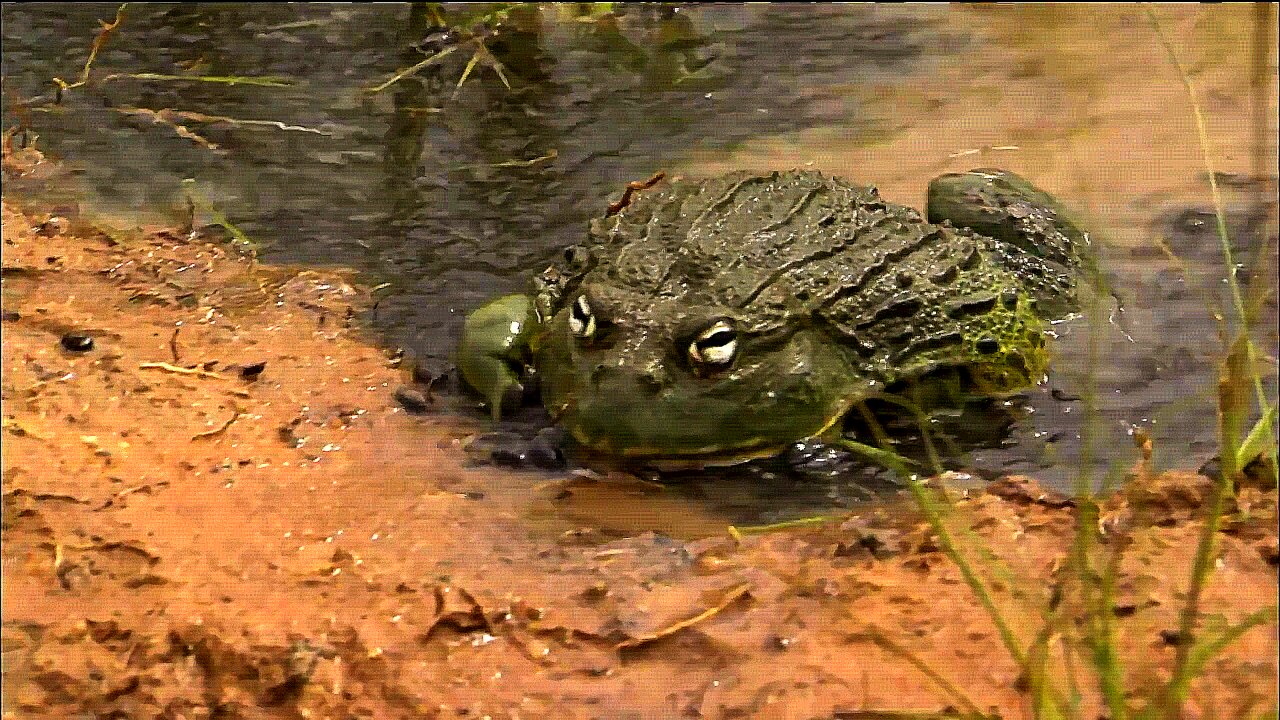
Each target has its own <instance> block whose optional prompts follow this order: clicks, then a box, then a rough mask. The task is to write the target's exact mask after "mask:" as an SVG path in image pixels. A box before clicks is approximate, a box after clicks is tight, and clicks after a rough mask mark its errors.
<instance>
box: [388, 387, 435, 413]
mask: <svg viewBox="0 0 1280 720" xmlns="http://www.w3.org/2000/svg"><path fill="white" fill-rule="evenodd" d="M391 396H392V397H393V398H395V400H396V402H398V403H400V405H401V406H403V407H404V409H405V410H408V411H409V412H412V413H421V412H426V411H427V409H428V408H429V407H431V401H430V400H427V396H426V395H423V394H422V393H421V392H419V391H417V390H414V389H413V388H411V387H409V386H407V385H401V386H400V387H398V388H396V389H395V392H393V393H392V394H391Z"/></svg>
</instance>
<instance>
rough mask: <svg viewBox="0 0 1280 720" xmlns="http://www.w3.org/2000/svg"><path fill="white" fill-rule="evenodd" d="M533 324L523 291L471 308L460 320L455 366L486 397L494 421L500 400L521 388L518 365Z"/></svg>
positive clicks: (533, 320) (516, 393) (501, 404)
mask: <svg viewBox="0 0 1280 720" xmlns="http://www.w3.org/2000/svg"><path fill="white" fill-rule="evenodd" d="M535 324H536V318H535V316H534V312H533V301H532V300H531V299H530V298H529V297H528V296H527V295H505V296H503V297H500V298H498V299H497V300H494V301H492V302H490V303H488V304H487V305H483V306H481V307H480V308H478V309H476V310H475V311H473V312H472V313H471V314H470V315H468V316H467V319H466V321H465V322H464V323H463V326H462V341H461V342H460V343H459V345H458V370H459V371H461V373H462V379H463V380H465V381H466V383H467V384H468V385H470V386H471V387H473V388H475V389H476V390H477V391H479V392H480V394H481V395H483V396H484V397H485V400H487V401H488V403H489V409H490V411H491V412H492V413H493V419H494V421H495V422H497V421H498V420H499V419H501V416H502V406H503V403H504V401H506V400H507V399H508V398H510V397H513V396H519V395H520V394H522V393H523V392H524V387H523V386H522V385H521V384H520V375H519V367H520V365H521V364H522V363H523V361H524V357H525V356H526V354H527V351H528V347H529V338H530V336H531V335H532V333H533V329H534V325H535Z"/></svg>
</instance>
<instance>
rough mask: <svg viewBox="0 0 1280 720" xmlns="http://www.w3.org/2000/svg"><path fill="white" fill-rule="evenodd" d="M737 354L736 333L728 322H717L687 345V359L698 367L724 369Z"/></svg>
mask: <svg viewBox="0 0 1280 720" xmlns="http://www.w3.org/2000/svg"><path fill="white" fill-rule="evenodd" d="M737 354H738V331H737V330H735V329H734V327H733V323H731V322H730V321H729V320H717V321H715V322H714V323H712V324H711V326H710V327H708V328H706V329H704V330H703V331H702V332H700V333H698V335H697V337H695V338H694V339H693V342H691V343H689V359H690V360H692V361H693V362H694V363H696V364H698V365H704V366H712V367H724V366H726V365H728V364H729V363H732V362H733V358H734V356H735V355H737Z"/></svg>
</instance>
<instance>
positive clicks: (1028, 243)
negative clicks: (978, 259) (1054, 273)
mask: <svg viewBox="0 0 1280 720" xmlns="http://www.w3.org/2000/svg"><path fill="white" fill-rule="evenodd" d="M926 214H927V215H928V218H929V222H931V223H941V222H943V221H944V220H950V221H951V224H952V225H955V226H956V227H963V228H969V229H970V230H973V231H974V232H976V233H978V234H980V235H986V236H987V237H990V238H995V239H996V240H1002V241H1004V242H1006V243H1009V244H1010V245H1013V246H1015V247H1018V248H1021V249H1022V250H1024V251H1026V252H1027V253H1030V254H1031V255H1033V256H1034V257H1037V258H1041V259H1043V260H1048V261H1050V262H1052V263H1056V264H1058V265H1060V266H1063V267H1064V268H1073V267H1075V266H1076V265H1077V264H1078V263H1079V261H1080V257H1081V255H1083V254H1084V252H1085V249H1086V248H1087V247H1088V245H1089V236H1088V235H1087V234H1086V233H1085V232H1083V231H1082V230H1081V229H1080V228H1079V227H1078V226H1077V225H1076V223H1075V222H1074V221H1073V220H1072V218H1071V216H1070V213H1069V212H1068V211H1067V210H1066V209H1065V208H1064V207H1063V206H1062V204H1061V203H1059V202H1058V200H1057V199H1055V198H1054V197H1053V196H1052V195H1050V194H1049V193H1047V192H1045V191H1043V190H1041V189H1040V188H1038V187H1036V186H1035V185H1032V184H1031V183H1030V182H1029V181H1028V180H1026V179H1025V178H1023V177H1021V176H1019V175H1015V174H1014V173H1011V172H1009V171H1007V170H995V169H988V168H979V169H976V170H970V171H968V172H963V173H950V174H947V175H942V176H940V177H937V178H934V179H933V181H932V182H930V183H929V204H928V207H927V208H926Z"/></svg>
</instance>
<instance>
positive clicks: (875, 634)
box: [3, 156, 1277, 718]
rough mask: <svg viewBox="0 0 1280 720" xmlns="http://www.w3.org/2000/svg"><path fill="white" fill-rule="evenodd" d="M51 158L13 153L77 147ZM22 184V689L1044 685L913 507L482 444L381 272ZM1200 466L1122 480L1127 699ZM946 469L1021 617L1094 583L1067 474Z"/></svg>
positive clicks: (1273, 555) (1256, 688) (710, 696)
mask: <svg viewBox="0 0 1280 720" xmlns="http://www.w3.org/2000/svg"><path fill="white" fill-rule="evenodd" d="M37 159H38V158H36V157H35V156H28V157H26V158H25V160H26V161H27V162H25V163H23V162H20V161H22V160H24V158H23V157H21V156H18V157H11V158H9V159H8V161H7V164H6V173H37V174H38V173H43V172H53V171H52V170H48V169H46V168H48V167H49V166H48V165H47V164H45V163H40V164H36V163H35V160H37ZM20 200H21V199H20V198H9V197H6V198H5V204H4V209H3V223H4V225H3V231H4V232H3V235H4V268H3V289H4V295H3V310H4V324H3V329H4V340H3V365H4V380H3V400H4V435H5V437H4V460H3V474H4V478H3V491H4V540H5V542H4V547H3V569H4V599H3V610H4V626H3V629H4V635H3V642H4V657H5V665H4V691H5V692H4V711H5V713H6V716H7V717H31V716H47V717H66V716H72V715H75V714H76V713H92V714H93V715H95V716H98V717H118V718H134V717H137V718H150V717H165V718H179V717H185V718H192V717H215V716H216V717H245V718H253V717H279V718H298V717H376V718H394V717H471V718H482V717H490V718H541V717H547V718H552V717H554V718H641V717H645V718H667V717H706V718H735V717H763V718H825V717H832V716H838V717H859V716H860V715H859V712H860V711H865V710H919V711H940V710H942V709H944V708H947V707H955V706H956V704H957V701H956V699H955V697H954V696H952V695H950V694H948V693H946V692H944V691H943V690H941V689H939V687H938V686H937V685H936V684H934V683H933V682H932V681H931V680H930V679H929V678H928V677H926V676H925V675H923V674H922V673H921V672H920V671H919V670H918V669H917V668H916V667H915V665H914V664H913V660H918V661H919V662H922V663H923V664H925V665H927V666H928V667H930V668H932V669H933V670H935V671H936V672H937V673H939V674H940V675H941V676H943V677H945V678H947V679H948V680H949V681H951V682H952V683H954V684H955V685H957V686H958V687H959V688H961V689H962V690H963V692H964V693H965V694H966V695H967V696H968V697H969V698H970V699H971V700H972V702H973V703H974V705H976V706H977V707H978V708H981V709H983V710H984V711H985V710H988V709H995V710H996V711H998V712H999V713H1001V714H1002V716H1004V717H1022V716H1023V715H1024V714H1025V713H1026V708H1027V707H1028V703H1029V698H1028V696H1027V695H1026V691H1025V688H1026V683H1025V682H1024V681H1023V680H1022V679H1020V678H1019V670H1018V668H1017V667H1016V666H1015V664H1014V663H1013V661H1012V660H1010V658H1009V656H1008V654H1007V653H1006V652H1005V650H1004V649H1003V648H1002V646H1001V643H1000V639H999V636H998V634H997V632H996V629H995V628H994V626H993V625H992V623H991V621H990V620H989V619H988V616H987V615H986V614H985V613H984V612H983V610H982V608H981V606H980V605H979V604H978V602H977V601H976V600H975V599H974V597H973V596H972V594H971V593H970V591H969V589H968V587H967V586H966V585H965V583H964V582H963V580H962V578H961V576H960V573H959V572H958V570H957V569H956V567H955V566H954V565H953V564H952V563H951V562H949V561H948V559H947V558H946V557H945V555H944V553H943V552H942V548H941V547H940V544H939V541H938V539H937V537H936V536H935V535H934V534H933V533H932V531H931V530H930V528H929V526H928V525H927V524H926V523H924V522H923V521H922V519H921V518H919V517H918V516H916V515H915V514H914V513H913V512H912V511H911V510H910V509H909V508H907V507H898V506H895V505H893V504H887V505H881V506H875V507H872V506H868V508H867V509H865V510H863V511H860V512H856V513H854V514H853V515H851V516H850V517H849V518H848V519H845V520H842V521H838V522H837V521H833V522H831V523H828V524H825V525H820V526H815V527H810V528H805V529H799V530H792V531H788V532H776V533H768V534H760V535H752V534H747V535H743V536H741V537H739V538H734V537H731V536H730V535H729V534H728V533H727V532H724V531H719V532H716V531H714V530H712V528H715V527H717V519H716V517H715V516H714V515H713V514H711V513H708V514H707V516H706V517H705V518H702V520H701V521H700V522H701V524H697V525H696V527H697V528H698V530H696V531H691V530H690V527H692V526H690V525H688V524H686V525H683V526H681V527H680V528H674V529H673V528H672V527H669V526H666V525H664V524H663V523H664V522H667V521H668V520H667V516H668V515H669V514H668V513H665V512H664V511H663V508H664V507H665V506H664V504H663V503H669V502H671V500H670V498H669V496H667V495H666V492H667V491H665V490H663V489H662V488H661V487H655V486H651V485H648V484H645V483H641V482H638V481H636V480H634V479H629V478H626V477H624V476H619V475H610V476H603V477H599V476H583V475H581V474H579V475H574V474H570V473H541V474H533V473H523V472H515V471H504V470H498V469H494V468H474V467H468V464H469V463H468V461H467V456H466V454H465V452H464V451H463V449H462V445H463V444H464V442H465V440H466V438H467V437H468V436H469V435H470V434H472V433H475V432H478V431H481V430H483V429H484V428H485V427H486V425H485V423H484V421H483V418H482V417H481V416H480V415H478V414H477V415H475V416H474V417H462V418H460V417H458V416H456V415H453V414H449V413H441V412H435V411H433V409H432V407H430V406H429V407H428V408H427V412H426V413H423V414H410V413H408V412H406V411H405V409H404V408H403V407H402V406H401V405H400V404H398V403H397V402H396V401H395V400H394V399H393V391H394V390H395V389H396V388H397V387H399V386H400V385H402V384H404V383H407V382H411V378H410V376H409V371H408V370H407V369H406V368H403V367H400V365H401V363H400V362H399V361H398V359H397V358H396V357H395V356H394V354H392V353H389V352H387V351H386V350H385V349H383V348H379V347H376V346H375V345H373V344H371V343H370V342H368V341H367V339H366V338H365V337H364V336H363V334H362V329H361V328H360V327H359V326H358V325H357V324H355V323H354V322H352V318H354V317H356V316H357V315H358V313H359V311H360V310H361V309H363V308H365V307H367V306H368V304H369V302H370V298H369V294H368V292H367V291H366V290H364V289H362V288H359V287H357V286H355V285H354V284H353V283H352V281H350V280H349V279H348V278H345V277H344V276H343V275H342V274H340V273H336V272H330V271H325V272H316V271H313V270H303V269H298V268H289V267H278V266H269V265H265V264H260V263H257V262H255V261H253V260H252V259H250V258H247V257H245V256H243V255H240V254H238V253H237V252H236V251H234V250H232V249H230V248H229V247H228V246H226V245H224V244H216V243H210V242H206V241H204V240H201V239H200V238H199V237H195V238H193V237H191V235H190V233H188V232H184V231H183V230H182V229H174V228H169V229H163V228H150V229H139V230H106V229H103V227H102V223H101V222H100V221H94V222H90V221H89V220H88V219H87V218H80V217H78V213H77V212H76V211H75V209H74V208H59V209H53V208H43V209H41V208H31V207H28V208H26V209H25V210H19V209H18V205H17V204H15V203H16V202H17V201H20ZM68 335H79V336H85V337H88V338H91V339H92V347H91V348H89V349H84V348H85V346H87V345H88V344H89V343H88V341H86V340H83V339H80V340H72V341H69V342H67V343H66V344H64V342H63V338H65V337H67V336H68ZM68 345H69V346H70V349H69V348H68ZM1208 484H1209V481H1208V480H1207V479H1206V478H1203V477H1201V476H1199V475H1196V474H1194V473H1190V472H1172V473H1166V474H1163V475H1158V476H1148V475H1147V474H1145V473H1143V472H1142V471H1141V468H1139V469H1138V470H1137V471H1136V472H1135V477H1134V481H1133V483H1132V484H1131V485H1130V486H1129V487H1128V489H1127V490H1126V491H1125V492H1124V493H1123V494H1120V495H1117V496H1115V497H1113V498H1111V499H1109V500H1108V501H1107V503H1106V505H1105V508H1104V513H1103V518H1104V521H1103V524H1104V527H1105V528H1107V529H1108V533H1109V534H1108V535H1107V536H1106V537H1110V538H1115V539H1116V541H1121V540H1122V541H1124V542H1126V543H1128V548H1127V551H1126V553H1125V555H1124V561H1123V563H1122V566H1121V570H1120V584H1119V598H1118V606H1117V613H1116V615H1117V620H1116V622H1117V624H1118V627H1117V633H1118V636H1119V644H1120V648H1121V650H1122V653H1123V657H1124V658H1126V659H1128V662H1127V663H1126V673H1127V677H1126V680H1127V683H1128V687H1130V688H1131V689H1132V690H1133V691H1134V692H1135V693H1141V692H1144V691H1149V689H1150V688H1152V687H1154V686H1155V685H1156V684H1157V683H1159V682H1161V681H1163V680H1164V679H1165V678H1167V674H1168V669H1169V668H1170V667H1171V665H1172V662H1173V657H1174V645H1175V644H1176V643H1177V642H1178V638H1177V637H1176V633H1174V632H1173V631H1174V629H1175V628H1176V627H1177V612H1178V609H1179V608H1180V607H1181V604H1182V598H1183V595H1184V592H1185V585H1186V578H1187V576H1188V574H1189V568H1190V564H1191V557H1192V555H1193V553H1194V549H1195V541H1196V537H1197V534H1198V533H1199V531H1200V529H1201V524H1200V522H1199V521H1198V520H1197V518H1198V517H1199V514H1200V512H1201V505H1202V503H1203V501H1204V498H1205V496H1206V493H1207V490H1208ZM478 488H484V491H480V490H479V489H478ZM952 494H953V496H954V497H955V498H956V500H957V502H956V508H955V510H954V512H953V513H952V514H951V517H950V523H951V525H952V527H953V529H955V530H956V531H958V532H960V534H961V535H965V534H968V535H970V536H971V538H972V539H973V540H976V541H979V542H981V543H982V545H984V546H985V547H988V548H990V549H991V550H992V551H993V553H994V556H995V558H996V559H997V562H994V563H987V562H984V563H981V564H980V567H985V568H988V571H987V574H988V575H989V576H990V577H991V578H996V579H997V580H996V581H995V582H994V588H995V590H994V598H995V601H996V602H997V604H998V605H999V606H1000V607H1001V608H1002V609H1003V610H1004V611H1005V612H1006V613H1007V617H1008V618H1009V619H1010V621H1011V624H1012V627H1013V629H1014V632H1015V634H1017V635H1018V637H1019V640H1020V641H1021V642H1022V643H1024V644H1026V643H1029V642H1030V641H1031V639H1032V636H1033V635H1034V633H1035V632H1036V630H1037V629H1039V627H1040V626H1041V625H1040V615H1039V612H1040V608H1043V607H1045V606H1046V605H1047V604H1048V602H1049V599H1050V598H1051V597H1052V596H1054V595H1055V593H1059V594H1062V595H1063V596H1064V597H1068V598H1070V597H1071V591H1070V588H1071V573H1070V570H1069V569H1067V568H1066V560H1067V550H1068V548H1069V546H1070V542H1071V537H1072V534H1073V531H1074V525H1075V519H1076V510H1075V508H1074V506H1073V503H1071V502H1070V501H1069V500H1067V499H1065V498H1061V497H1058V496H1054V495H1052V494H1049V493H1046V492H1044V491H1042V490H1040V489H1039V488H1038V487H1037V486H1036V485H1035V484H1034V483H1033V482H1031V481H1029V480H1025V479H1020V478H1013V479H1006V480H1004V481H1001V482H999V483H997V484H996V485H994V486H992V487H991V488H989V490H988V491H987V492H980V491H976V490H975V491H971V492H969V493H962V492H961V491H958V490H953V491H952ZM593 496H594V497H597V498H599V497H606V498H611V499H612V501H611V502H613V503H614V504H615V507H614V508H613V509H612V513H611V515H610V516H609V518H602V517H593V515H592V513H591V512H589V509H590V508H591V507H593V505H592V504H591V502H590V500H588V501H586V502H582V499H583V498H588V499H589V498H591V497H593ZM575 503H577V504H575ZM618 503H622V504H624V506H625V504H626V503H633V505H634V508H635V513H634V514H633V515H631V516H628V514H627V512H626V511H625V510H623V511H619V510H618V509H617V507H616V505H617V504H618ZM1275 508H1276V491H1275V490H1274V489H1265V490H1264V489H1262V488H1260V487H1255V486H1249V485H1246V486H1245V487H1242V488H1241V489H1240V491H1239V493H1238V495H1237V496H1236V497H1235V498H1233V500H1232V502H1231V514H1230V516H1229V518H1228V521H1227V522H1226V523H1225V524H1224V529H1223V532H1222V534H1221V537H1220V538H1219V540H1220V546H1219V553H1218V559H1217V571H1216V573H1215V575H1214V577H1213V581H1212V583H1211V584H1210V586H1209V588H1208V591H1207V593H1206V597H1205V600H1204V603H1205V608H1206V618H1205V626H1206V627H1208V628H1218V627H1221V626H1222V625H1223V624H1224V623H1228V622H1236V621H1239V620H1240V619H1241V618H1242V617H1244V616H1245V615H1247V614H1248V613H1250V612H1252V611H1254V610H1255V609H1257V608H1259V607H1261V606H1264V605H1267V604H1271V603H1274V601H1275V584H1276V562H1277V552H1276V531H1275ZM687 512H695V513H696V510H694V511H687ZM693 536H697V537H693ZM690 537H693V539H689V538H690ZM975 556H976V555H975ZM991 568H996V569H994V570H993V569H991ZM1000 568H1003V569H1000ZM1063 608H1064V609H1063V612H1064V613H1066V615H1067V617H1070V616H1071V615H1072V614H1073V613H1077V612H1078V609H1076V608H1073V607H1072V606H1071V604H1070V602H1069V601H1067V602H1066V604H1065V605H1064V606H1063ZM1072 627H1073V625H1072V623H1070V622H1065V623H1063V628H1064V630H1065V631H1066V632H1067V634H1068V635H1070V633H1071V632H1072V631H1071V628H1072ZM1275 632H1276V628H1275V626H1274V625H1271V626H1264V627H1259V628H1255V629H1253V630H1251V631H1249V632H1247V633H1245V634H1244V635H1243V636H1242V637H1241V638H1240V639H1239V640H1237V641H1236V642H1235V643H1234V644H1232V645H1231V646H1230V647H1229V648H1228V649H1227V650H1226V651H1225V652H1224V653H1223V654H1222V655H1221V656H1219V657H1218V658H1217V659H1215V660H1214V661H1213V662H1211V663H1210V664H1209V666H1208V668H1207V670H1206V672H1205V674H1204V676H1203V677H1202V678H1201V679H1200V680H1199V681H1198V682H1197V683H1196V685H1195V687H1194V693H1193V701H1192V703H1191V705H1190V707H1189V708H1188V716H1189V717H1208V716H1210V714H1211V713H1212V714H1213V716H1216V717H1250V716H1251V715H1256V714H1258V713H1260V712H1263V711H1265V710H1266V709H1268V708H1271V707H1274V704H1275V702H1276V695H1275V678H1276V659H1275V658H1276V650H1277V648H1276V642H1275ZM1081 673H1082V682H1083V683H1084V684H1085V688H1086V699H1085V702H1086V704H1087V705H1090V706H1092V705H1094V704H1095V703H1096V698H1095V697H1093V696H1092V695H1091V694H1089V691H1088V690H1087V688H1088V687H1090V684H1089V679H1088V674H1087V671H1085V670H1081ZM863 716H865V715H863Z"/></svg>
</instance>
